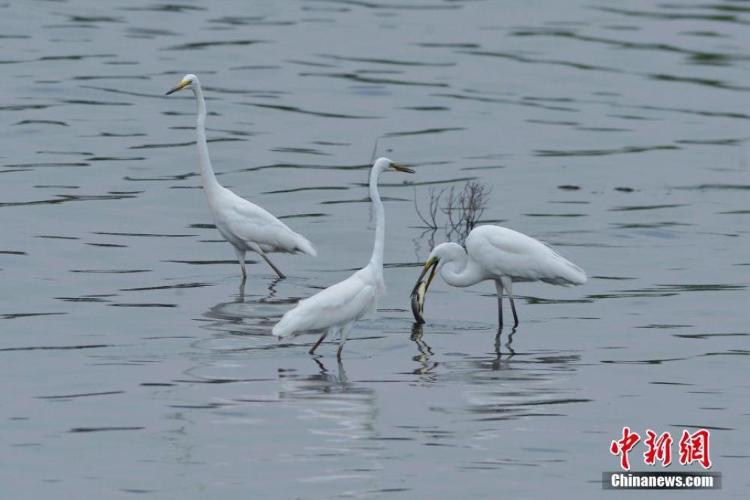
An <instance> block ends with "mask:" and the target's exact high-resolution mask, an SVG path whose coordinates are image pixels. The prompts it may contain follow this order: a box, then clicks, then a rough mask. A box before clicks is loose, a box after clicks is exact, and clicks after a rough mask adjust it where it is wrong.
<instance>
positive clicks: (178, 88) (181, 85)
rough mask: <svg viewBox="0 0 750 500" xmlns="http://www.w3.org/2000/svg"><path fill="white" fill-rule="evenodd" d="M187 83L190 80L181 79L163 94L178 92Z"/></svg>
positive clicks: (188, 83)
mask: <svg viewBox="0 0 750 500" xmlns="http://www.w3.org/2000/svg"><path fill="white" fill-rule="evenodd" d="M188 85H190V80H182V81H180V83H179V84H178V85H177V86H176V87H175V88H173V89H172V90H168V91H167V93H166V94H164V95H169V94H174V93H175V92H178V91H180V90H182V89H184V88H185V87H187V86H188Z"/></svg>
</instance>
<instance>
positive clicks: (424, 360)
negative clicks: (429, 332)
mask: <svg viewBox="0 0 750 500" xmlns="http://www.w3.org/2000/svg"><path fill="white" fill-rule="evenodd" d="M422 328H423V327H422V325H421V324H420V323H414V324H412V327H411V340H412V341H413V342H414V343H415V344H417V349H418V350H419V356H414V358H412V359H414V361H416V362H418V363H419V364H420V365H422V367H421V368H420V369H417V370H415V371H414V373H415V374H419V375H424V374H426V373H429V372H431V371H432V370H434V369H435V367H436V366H437V365H438V364H437V363H433V364H432V366H430V365H429V361H430V357H431V356H432V355H433V352H432V348H431V347H430V346H429V345H427V343H426V342H425V341H424V339H423V338H422V335H423V330H422Z"/></svg>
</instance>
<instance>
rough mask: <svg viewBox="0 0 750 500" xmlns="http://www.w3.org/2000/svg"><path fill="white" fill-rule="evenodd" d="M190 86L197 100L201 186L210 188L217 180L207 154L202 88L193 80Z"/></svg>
mask: <svg viewBox="0 0 750 500" xmlns="http://www.w3.org/2000/svg"><path fill="white" fill-rule="evenodd" d="M192 87H193V93H194V94H195V99H196V101H197V102H198V120H197V123H196V126H195V133H196V135H197V137H196V139H197V141H196V146H197V148H198V167H199V169H200V173H201V179H202V180H203V188H204V189H206V190H211V189H215V188H217V187H219V181H217V180H216V176H215V175H214V169H213V167H212V166H211V158H209V156H208V143H207V142H206V101H205V100H204V99H203V90H202V89H201V86H200V83H198V82H193V85H192Z"/></svg>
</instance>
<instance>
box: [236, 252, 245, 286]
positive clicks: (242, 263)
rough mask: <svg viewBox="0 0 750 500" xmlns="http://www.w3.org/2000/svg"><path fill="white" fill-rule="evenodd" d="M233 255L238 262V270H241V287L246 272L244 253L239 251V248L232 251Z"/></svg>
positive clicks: (243, 283)
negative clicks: (235, 255) (234, 254)
mask: <svg viewBox="0 0 750 500" xmlns="http://www.w3.org/2000/svg"><path fill="white" fill-rule="evenodd" d="M234 253H236V254H237V260H238V261H239V262H240V268H241V269H242V285H241V286H244V285H245V280H246V279H247V271H246V270H245V251H244V250H240V249H239V248H235V249H234Z"/></svg>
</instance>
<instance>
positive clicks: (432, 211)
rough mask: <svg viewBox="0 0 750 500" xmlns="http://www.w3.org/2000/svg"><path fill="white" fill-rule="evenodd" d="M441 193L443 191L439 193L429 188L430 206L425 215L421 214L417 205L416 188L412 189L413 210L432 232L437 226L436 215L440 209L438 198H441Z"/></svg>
mask: <svg viewBox="0 0 750 500" xmlns="http://www.w3.org/2000/svg"><path fill="white" fill-rule="evenodd" d="M443 191H445V190H444V189H441V190H440V191H437V190H436V189H435V188H432V187H431V188H430V206H429V208H428V211H427V214H426V215H425V214H422V211H421V210H420V209H419V205H418V204H417V188H414V209H415V210H416V211H417V216H418V217H419V218H420V219H421V220H422V222H423V223H424V225H425V226H426V227H427V228H429V229H433V230H434V229H437V228H438V226H439V225H438V222H437V214H438V210H439V208H440V198H441V197H442V196H443Z"/></svg>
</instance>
